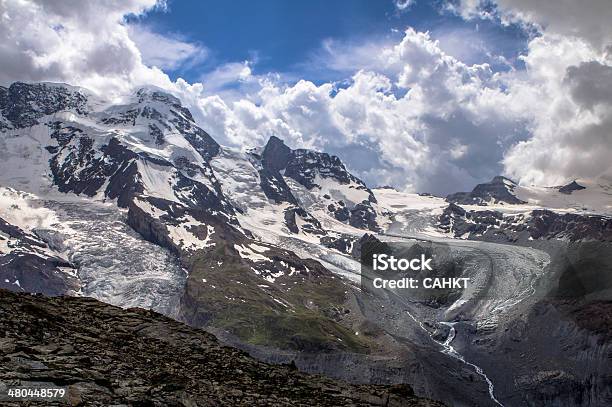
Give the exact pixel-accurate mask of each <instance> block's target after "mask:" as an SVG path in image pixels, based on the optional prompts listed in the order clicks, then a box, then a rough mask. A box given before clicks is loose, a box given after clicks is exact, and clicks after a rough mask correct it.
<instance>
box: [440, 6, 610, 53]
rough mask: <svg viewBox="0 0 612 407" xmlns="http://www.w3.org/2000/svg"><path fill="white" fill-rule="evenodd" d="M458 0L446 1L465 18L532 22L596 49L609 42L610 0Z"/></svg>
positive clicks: (553, 32)
mask: <svg viewBox="0 0 612 407" xmlns="http://www.w3.org/2000/svg"><path fill="white" fill-rule="evenodd" d="M493 3H494V4H495V5H496V6H497V9H496V10H495V12H490V11H488V10H490V7H489V5H490V4H491V0H459V1H458V2H453V3H447V5H448V7H449V8H450V9H451V10H454V11H456V12H458V13H459V14H461V15H462V16H464V17H466V18H473V17H494V16H495V15H497V16H498V17H500V18H501V19H502V20H503V21H504V22H518V23H528V24H535V25H536V26H538V27H539V28H540V30H541V31H546V32H547V33H551V34H559V35H563V36H566V37H578V38H582V39H584V40H585V41H587V42H589V43H590V44H591V45H593V46H594V47H596V48H602V47H606V46H608V45H610V43H611V41H612V24H610V21H612V7H610V1H609V0H583V1H576V0H555V1H550V0H493Z"/></svg>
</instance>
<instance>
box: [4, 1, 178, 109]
mask: <svg viewBox="0 0 612 407" xmlns="http://www.w3.org/2000/svg"><path fill="white" fill-rule="evenodd" d="M163 6H164V3H158V2H156V1H155V0H131V1H130V0H128V1H123V2H116V1H112V0H101V1H96V2H82V1H76V0H74V1H70V0H67V1H48V2H34V1H17V0H5V1H2V2H0V60H2V69H1V70H0V83H2V84H5V85H6V84H9V83H11V82H13V81H17V80H20V81H56V82H66V83H70V84H74V85H80V86H84V87H86V88H89V89H92V90H93V91H96V92H99V93H102V94H105V95H107V96H109V97H116V96H118V95H121V94H124V93H126V92H129V91H130V90H131V89H133V88H134V87H137V86H142V85H145V84H151V85H156V86H160V87H164V88H172V89H174V88H176V84H174V83H172V81H171V80H170V79H169V77H168V75H166V74H165V73H164V72H163V71H162V70H161V69H160V68H158V67H151V66H148V65H147V64H146V63H145V61H143V54H142V52H141V50H140V49H139V48H138V46H137V45H136V43H135V42H134V41H133V40H132V39H131V38H130V30H129V28H128V26H127V24H126V23H125V16H126V15H142V14H143V13H146V12H147V11H149V10H152V9H154V8H156V7H163ZM159 39H160V38H158V37H156V40H159ZM170 43H172V39H169V40H167V41H166V42H163V43H162V45H168V44H170Z"/></svg>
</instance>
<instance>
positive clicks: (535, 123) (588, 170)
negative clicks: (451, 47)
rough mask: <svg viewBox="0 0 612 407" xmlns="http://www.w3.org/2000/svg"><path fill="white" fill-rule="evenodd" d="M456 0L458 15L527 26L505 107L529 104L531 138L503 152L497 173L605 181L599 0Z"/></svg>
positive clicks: (607, 102)
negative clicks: (521, 67)
mask: <svg viewBox="0 0 612 407" xmlns="http://www.w3.org/2000/svg"><path fill="white" fill-rule="evenodd" d="M487 4H488V5H490V2H484V1H481V0H469V1H461V2H459V3H457V4H455V7H456V8H455V9H454V10H455V11H457V12H459V13H460V14H461V15H463V16H464V17H466V18H475V17H476V18H499V19H500V20H501V21H502V22H505V23H509V22H518V23H521V24H528V25H531V26H535V27H537V28H538V29H539V30H540V34H539V35H538V36H537V37H535V38H534V39H533V40H532V41H531V42H530V43H529V49H528V52H527V53H526V55H524V56H523V60H524V62H525V64H526V67H527V72H526V73H525V74H517V75H514V76H513V77H509V78H507V85H508V90H509V95H510V96H511V103H513V104H519V103H522V104H524V105H527V106H529V109H530V110H529V112H526V115H525V117H528V118H529V120H530V133H531V137H530V138H529V139H528V140H524V141H521V142H519V143H517V144H516V145H515V146H513V147H512V148H510V149H509V150H508V151H507V152H506V154H505V157H504V161H503V162H504V165H505V170H506V172H507V173H509V174H510V175H512V176H514V177H516V178H518V179H520V180H521V181H522V182H524V183H536V184H548V185H551V184H559V183H563V182H567V181H568V180H570V179H573V178H581V177H582V178H599V177H605V176H610V174H612V166H611V165H610V160H609V158H606V157H610V154H611V153H612V92H610V90H609V89H611V88H612V83H611V78H612V77H611V75H612V59H611V58H610V47H611V45H612V26H611V25H610V24H609V21H610V19H611V18H612V7H610V3H609V1H607V0H590V1H585V2H575V1H571V0H567V1H566V0H562V1H558V2H549V1H544V0H536V1H533V0H531V1H526V0H496V2H495V5H496V7H495V8H494V9H491V8H490V7H487Z"/></svg>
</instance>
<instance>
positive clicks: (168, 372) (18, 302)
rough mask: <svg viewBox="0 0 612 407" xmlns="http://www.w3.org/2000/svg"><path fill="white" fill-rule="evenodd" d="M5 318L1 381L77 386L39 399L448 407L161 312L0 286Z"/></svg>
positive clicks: (1, 320) (1, 321)
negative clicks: (229, 340)
mask: <svg viewBox="0 0 612 407" xmlns="http://www.w3.org/2000/svg"><path fill="white" fill-rule="evenodd" d="M0 316H1V317H0V357H2V361H3V363H2V364H0V381H2V383H3V384H4V385H5V386H8V387H11V386H33V385H34V384H37V385H38V386H43V387H63V388H67V390H68V391H67V396H66V397H65V398H64V399H63V400H62V401H58V400H56V401H55V402H49V401H39V402H32V403H31V404H30V405H46V406H48V405H65V404H66V402H67V403H68V404H69V405H74V406H77V405H82V406H85V405H87V406H102V405H120V404H121V405H151V406H209V405H228V406H237V405H245V406H252V405H277V406H282V405H287V406H289V405H291V406H301V405H304V406H343V405H347V406H349V405H350V406H377V405H379V406H431V407H434V406H441V404H440V403H437V402H433V401H429V400H424V399H419V398H417V397H415V396H414V393H413V392H412V390H411V389H410V387H409V386H406V385H396V386H375V385H349V384H345V383H342V382H337V381H334V380H331V379H325V378H323V377H321V376H312V375H307V374H304V373H300V372H298V371H296V369H295V367H294V366H295V365H290V366H273V365H269V364H266V363H263V362H259V361H256V360H254V359H253V358H251V357H249V355H248V354H246V353H245V352H242V351H239V350H236V349H233V348H229V347H225V346H222V345H220V344H219V343H218V342H217V340H216V339H215V337H213V336H212V335H210V334H208V333H206V332H203V331H201V330H197V329H193V328H189V327H187V326H186V325H183V324H181V323H179V322H176V321H173V320H171V319H169V318H166V317H163V316H162V315H160V314H157V313H155V312H152V311H145V310H142V309H129V310H123V309H121V308H117V307H113V306H111V305H107V304H104V303H101V302H98V301H95V300H93V299H86V298H61V297H57V298H45V297H42V296H32V295H29V294H15V293H10V292H8V291H5V290H0ZM41 321H44V322H41ZM3 403H4V404H3V405H7V406H13V405H14V406H18V405H21V404H19V403H18V402H15V403H11V402H7V401H5V402H3Z"/></svg>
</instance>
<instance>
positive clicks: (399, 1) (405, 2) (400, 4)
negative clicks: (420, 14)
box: [393, 0, 415, 12]
mask: <svg viewBox="0 0 612 407" xmlns="http://www.w3.org/2000/svg"><path fill="white" fill-rule="evenodd" d="M393 3H394V4H395V8H397V10H398V11H400V12H402V11H405V10H408V9H410V7H411V6H412V5H413V4H414V3H415V0H394V1H393Z"/></svg>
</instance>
